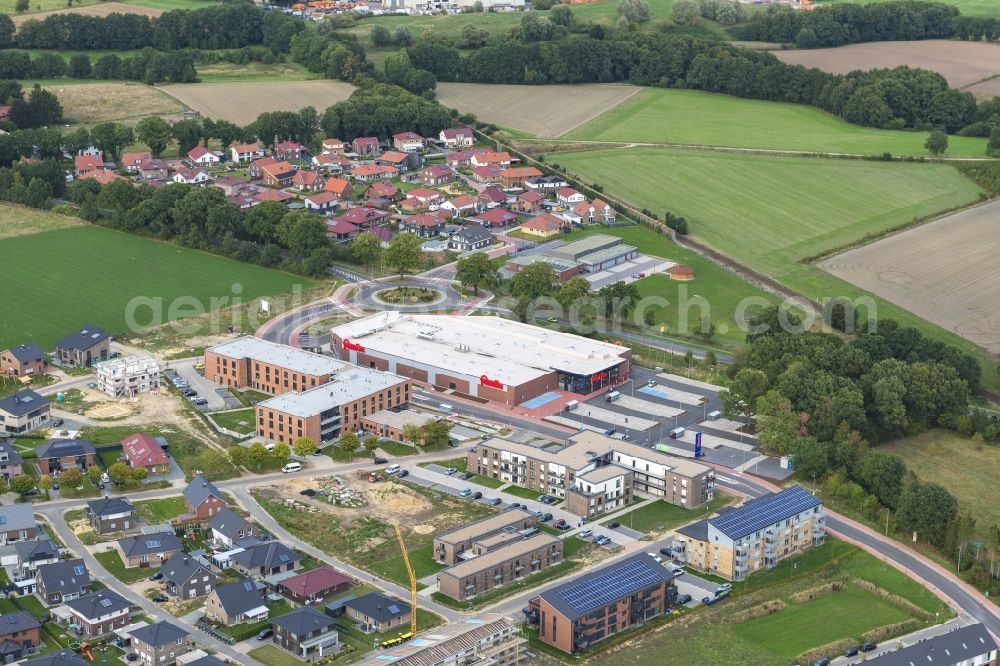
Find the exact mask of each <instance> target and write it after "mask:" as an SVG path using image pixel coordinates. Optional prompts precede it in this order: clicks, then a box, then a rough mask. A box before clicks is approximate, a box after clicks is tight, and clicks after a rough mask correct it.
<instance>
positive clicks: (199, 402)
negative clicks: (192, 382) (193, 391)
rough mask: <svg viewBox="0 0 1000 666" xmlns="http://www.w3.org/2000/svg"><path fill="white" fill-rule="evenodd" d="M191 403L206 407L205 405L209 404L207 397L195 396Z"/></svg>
mask: <svg viewBox="0 0 1000 666" xmlns="http://www.w3.org/2000/svg"><path fill="white" fill-rule="evenodd" d="M191 404H192V405H195V406H196V407H204V406H205V405H207V404H208V400H206V399H205V398H195V399H194V400H192V401H191Z"/></svg>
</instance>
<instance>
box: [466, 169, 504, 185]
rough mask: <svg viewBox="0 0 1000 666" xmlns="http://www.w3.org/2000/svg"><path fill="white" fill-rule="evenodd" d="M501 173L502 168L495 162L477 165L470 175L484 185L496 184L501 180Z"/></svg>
mask: <svg viewBox="0 0 1000 666" xmlns="http://www.w3.org/2000/svg"><path fill="white" fill-rule="evenodd" d="M502 173H503V168H501V167H499V166H497V165H495V164H487V165H485V166H477V167H476V168H474V169H473V170H472V177H473V178H474V179H475V180H476V182H479V183H482V184H484V185H498V184H500V181H501V180H503V178H502V176H501V174H502Z"/></svg>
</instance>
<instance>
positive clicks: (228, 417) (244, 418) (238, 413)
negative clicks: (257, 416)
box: [210, 407, 254, 435]
mask: <svg viewBox="0 0 1000 666" xmlns="http://www.w3.org/2000/svg"><path fill="white" fill-rule="evenodd" d="M253 413H254V408H253V407H248V408H247V409H237V410H235V411H231V412H220V413H217V414H212V415H210V418H211V419H212V420H213V421H215V423H216V425H218V426H219V427H220V428H225V429H226V430H232V431H233V432H238V433H241V434H244V435H245V434H249V433H252V432H253V431H254V415H253Z"/></svg>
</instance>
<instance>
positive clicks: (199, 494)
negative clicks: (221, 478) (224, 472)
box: [183, 474, 226, 508]
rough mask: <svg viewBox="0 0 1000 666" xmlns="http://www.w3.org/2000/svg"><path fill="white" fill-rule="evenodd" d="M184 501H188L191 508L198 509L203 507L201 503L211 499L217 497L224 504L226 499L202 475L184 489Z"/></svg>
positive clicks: (192, 480)
mask: <svg viewBox="0 0 1000 666" xmlns="http://www.w3.org/2000/svg"><path fill="white" fill-rule="evenodd" d="M183 495H184V499H186V500H187V501H188V502H189V503H190V504H191V506H193V507H195V508H197V507H199V506H201V503H202V502H204V501H205V500H207V499H208V498H209V497H212V496H214V497H216V498H218V499H220V500H222V501H223V502H225V501H226V498H225V497H223V495H222V492H221V491H220V490H219V489H218V488H216V487H215V484H214V483H212V482H211V481H209V480H208V479H206V478H205V477H203V476H202V475H201V474H199V475H198V476H196V477H194V478H193V479H191V483H189V484H187V487H185V488H184V492H183Z"/></svg>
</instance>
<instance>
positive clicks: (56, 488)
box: [52, 481, 59, 490]
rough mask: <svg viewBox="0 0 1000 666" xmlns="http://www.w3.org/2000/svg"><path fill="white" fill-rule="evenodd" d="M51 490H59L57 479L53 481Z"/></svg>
mask: <svg viewBox="0 0 1000 666" xmlns="http://www.w3.org/2000/svg"><path fill="white" fill-rule="evenodd" d="M52 490H59V482H58V481H56V482H55V483H53V484H52Z"/></svg>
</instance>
